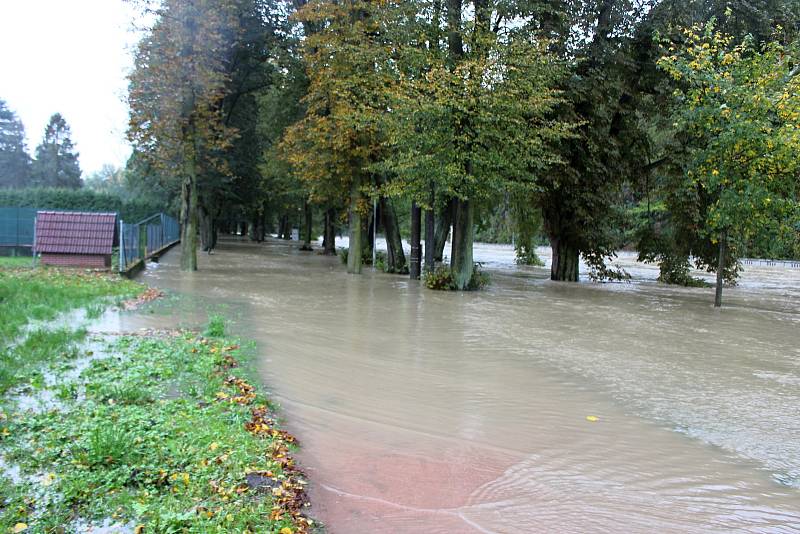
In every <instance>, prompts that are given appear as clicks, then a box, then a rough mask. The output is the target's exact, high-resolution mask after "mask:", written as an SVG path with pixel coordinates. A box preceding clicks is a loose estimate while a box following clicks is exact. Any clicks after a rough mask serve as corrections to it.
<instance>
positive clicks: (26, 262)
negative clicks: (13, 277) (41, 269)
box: [0, 256, 33, 269]
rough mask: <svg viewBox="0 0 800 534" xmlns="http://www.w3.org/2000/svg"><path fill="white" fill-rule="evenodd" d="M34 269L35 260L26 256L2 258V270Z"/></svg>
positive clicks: (0, 267) (0, 264) (0, 258)
mask: <svg viewBox="0 0 800 534" xmlns="http://www.w3.org/2000/svg"><path fill="white" fill-rule="evenodd" d="M32 267H33V258H31V257H25V256H0V269H2V268H5V269H24V268H32Z"/></svg>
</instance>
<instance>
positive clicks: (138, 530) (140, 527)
mask: <svg viewBox="0 0 800 534" xmlns="http://www.w3.org/2000/svg"><path fill="white" fill-rule="evenodd" d="M142 532H144V525H136V528H134V529H133V534H142Z"/></svg>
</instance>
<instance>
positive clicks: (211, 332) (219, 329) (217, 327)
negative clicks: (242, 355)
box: [205, 315, 225, 337]
mask: <svg viewBox="0 0 800 534" xmlns="http://www.w3.org/2000/svg"><path fill="white" fill-rule="evenodd" d="M205 335H207V336H208V337H223V336H224V335H225V318H224V317H222V316H221V315H213V316H211V317H210V318H209V319H208V327H206V331H205Z"/></svg>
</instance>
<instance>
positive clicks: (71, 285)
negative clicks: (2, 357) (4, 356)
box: [0, 258, 144, 347]
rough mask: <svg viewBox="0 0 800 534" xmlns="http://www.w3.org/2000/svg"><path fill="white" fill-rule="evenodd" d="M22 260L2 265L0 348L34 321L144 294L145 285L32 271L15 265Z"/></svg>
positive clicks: (112, 278) (108, 276)
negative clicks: (109, 300) (104, 301)
mask: <svg viewBox="0 0 800 534" xmlns="http://www.w3.org/2000/svg"><path fill="white" fill-rule="evenodd" d="M18 259H19V258H4V262H3V263H2V264H0V317H2V321H0V347H2V346H5V345H7V344H8V343H10V342H11V341H12V340H13V339H14V338H15V337H16V336H17V335H18V334H19V332H20V329H21V328H22V327H23V326H25V325H26V324H27V323H28V322H30V321H31V320H40V321H46V320H50V319H53V318H54V317H55V316H56V315H58V314H59V313H61V312H64V311H68V310H71V309H73V308H81V307H85V306H88V305H90V304H95V303H99V302H100V301H101V299H103V298H105V299H112V300H113V301H122V300H124V299H128V298H131V297H134V296H136V295H138V294H140V293H141V292H142V291H144V287H143V286H142V285H141V284H137V283H135V282H132V281H130V280H125V279H123V278H120V277H119V276H117V275H113V274H107V273H103V272H94V271H78V270H76V271H69V270H60V269H43V268H36V269H31V268H30V267H29V266H30V263H28V265H27V266H26V267H19V266H18V265H17V263H18V262H14V261H11V260H18ZM27 260H28V261H29V260H30V259H29V258H28V259H27ZM9 265H12V266H14V267H18V268H10V267H9ZM106 302H108V301H107V300H106Z"/></svg>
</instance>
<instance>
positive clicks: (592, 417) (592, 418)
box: [586, 415, 600, 423]
mask: <svg viewBox="0 0 800 534" xmlns="http://www.w3.org/2000/svg"><path fill="white" fill-rule="evenodd" d="M586 420H587V421H589V422H590V423H596V422H597V421H599V420H600V418H599V417H597V416H596V415H587V416H586Z"/></svg>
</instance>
